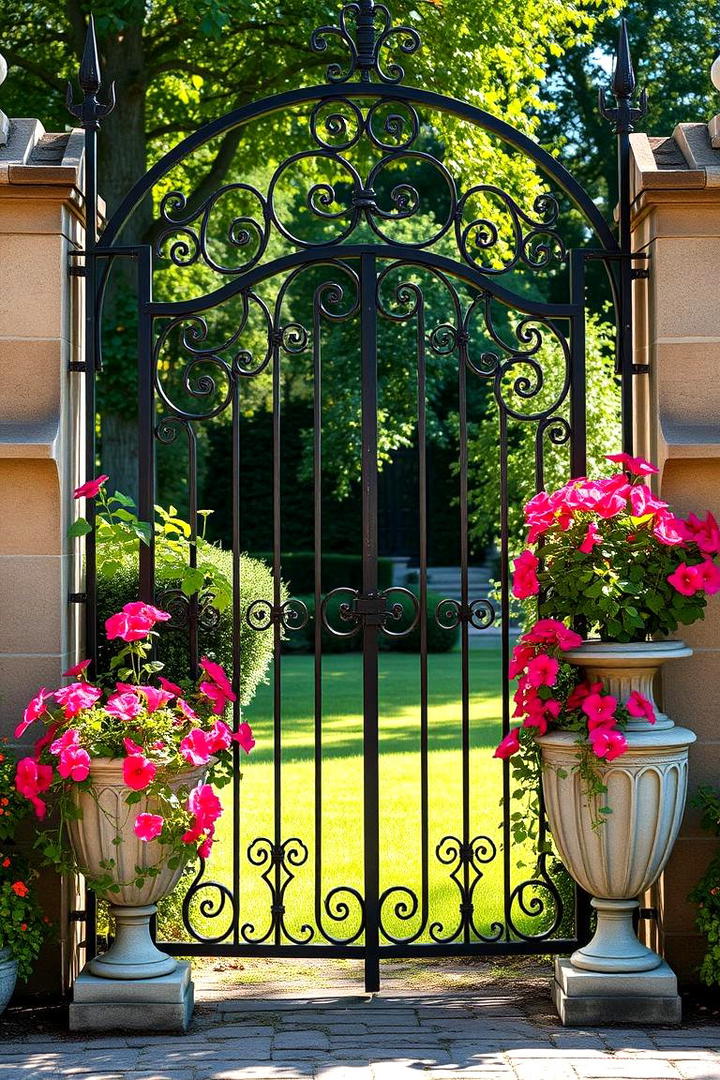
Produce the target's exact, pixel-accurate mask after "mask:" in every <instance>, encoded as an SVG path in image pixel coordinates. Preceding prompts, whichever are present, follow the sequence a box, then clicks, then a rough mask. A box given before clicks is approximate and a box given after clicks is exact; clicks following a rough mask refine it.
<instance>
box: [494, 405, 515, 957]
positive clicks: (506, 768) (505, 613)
mask: <svg viewBox="0 0 720 1080" xmlns="http://www.w3.org/2000/svg"><path fill="white" fill-rule="evenodd" d="M497 405H498V425H499V437H500V438H499V443H500V445H499V450H498V455H499V462H500V650H501V660H500V668H501V670H500V678H501V691H502V734H503V737H504V736H505V735H507V733H508V731H509V730H510V686H509V683H508V668H509V666H510V593H509V588H510V586H509V523H508V468H507V454H508V432H507V413H506V412H505V409H504V407H503V403H502V401H501V400H498V403H497ZM502 778H503V808H504V813H503V822H502V832H503V906H504V914H505V936H506V939H507V940H510V926H511V912H510V895H511V891H512V885H511V870H510V844H511V837H510V762H509V761H508V760H507V758H506V759H505V760H504V761H503V763H502Z"/></svg>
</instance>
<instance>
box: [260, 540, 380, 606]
mask: <svg viewBox="0 0 720 1080" xmlns="http://www.w3.org/2000/svg"><path fill="white" fill-rule="evenodd" d="M253 558H255V559H262V560H263V561H264V562H266V563H268V564H272V555H271V554H270V553H269V552H267V551H261V552H253ZM282 574H283V579H284V580H285V581H286V582H287V583H288V588H289V589H290V591H291V594H292V595H293V596H302V597H303V599H304V598H305V594H311V593H312V592H313V591H314V589H315V555H314V554H313V552H312V551H294V552H288V553H287V554H283V556H282ZM392 579H393V561H392V559H387V558H380V559H378V588H379V589H389V588H390V586H391V585H392ZM343 586H346V587H347V588H348V589H360V588H362V556H361V555H332V554H328V555H323V556H322V589H323V592H324V593H328V592H330V591H331V590H332V589H339V588H341V587H343Z"/></svg>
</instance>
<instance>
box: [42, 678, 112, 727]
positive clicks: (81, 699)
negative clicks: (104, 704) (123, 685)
mask: <svg viewBox="0 0 720 1080" xmlns="http://www.w3.org/2000/svg"><path fill="white" fill-rule="evenodd" d="M53 697H54V698H55V700H56V701H57V703H58V705H61V706H62V709H63V712H64V713H65V716H66V717H67V718H68V720H72V718H73V716H77V714H78V713H79V712H81V711H82V709H91V708H92V707H93V705H94V704H95V703H96V701H98V699H99V698H101V697H102V690H101V689H100V687H99V686H91V685H90V683H86V682H74V683H69V684H68V685H67V686H62V687H61V688H60V689H59V690H56V691H55V693H54V694H53Z"/></svg>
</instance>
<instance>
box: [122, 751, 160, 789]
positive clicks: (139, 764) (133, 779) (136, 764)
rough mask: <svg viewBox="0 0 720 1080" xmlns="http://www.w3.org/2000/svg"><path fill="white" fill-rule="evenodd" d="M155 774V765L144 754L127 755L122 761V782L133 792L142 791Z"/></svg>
mask: <svg viewBox="0 0 720 1080" xmlns="http://www.w3.org/2000/svg"><path fill="white" fill-rule="evenodd" d="M156 773H157V765H155V763H154V762H152V761H149V760H148V758H146V757H145V755H144V754H128V756H127V757H126V758H125V759H124V760H123V780H124V782H125V783H126V784H127V786H128V787H129V788H132V789H133V791H144V790H145V788H146V787H147V786H148V784H150V783H152V781H153V780H154V779H155V774H156Z"/></svg>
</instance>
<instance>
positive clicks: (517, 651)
mask: <svg viewBox="0 0 720 1080" xmlns="http://www.w3.org/2000/svg"><path fill="white" fill-rule="evenodd" d="M534 655H535V650H534V649H533V647H532V646H531V645H516V646H515V648H514V649H513V653H512V657H511V658H510V664H509V667H508V678H509V679H516V678H517V677H518V675H521V674H522V672H523V671H524V670H525V668H526V667H527V665H528V661H530V660H532V658H533V656H534Z"/></svg>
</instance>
